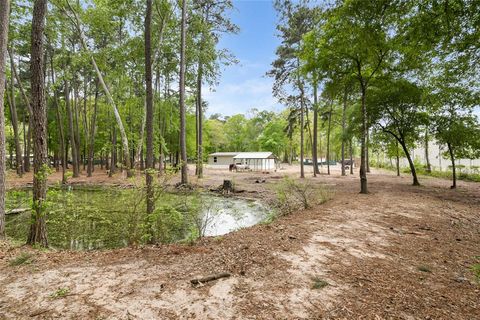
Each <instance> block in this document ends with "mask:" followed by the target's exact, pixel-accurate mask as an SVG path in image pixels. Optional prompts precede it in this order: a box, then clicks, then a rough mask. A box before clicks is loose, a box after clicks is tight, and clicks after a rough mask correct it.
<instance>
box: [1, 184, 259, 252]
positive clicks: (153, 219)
mask: <svg viewBox="0 0 480 320" xmlns="http://www.w3.org/2000/svg"><path fill="white" fill-rule="evenodd" d="M143 199H144V194H143V193H142V191H141V190H140V191H139V190H136V189H119V188H108V189H107V188H101V189H89V190H85V189H77V190H74V189H68V190H63V189H50V190H49V193H48V195H47V200H48V202H47V210H46V211H47V230H48V239H49V244H50V246H51V247H54V248H59V249H72V250H93V249H104V248H118V247H124V246H128V245H132V244H141V243H147V242H157V243H159V242H160V243H169V242H178V241H186V240H189V239H194V238H195V237H197V236H199V235H203V236H219V235H223V234H226V233H229V232H232V231H235V230H238V229H240V228H244V227H249V226H252V225H255V224H257V223H259V222H261V221H263V220H264V219H265V218H266V217H267V215H268V208H266V207H265V206H264V205H262V204H261V203H259V202H258V201H253V200H245V199H235V198H225V197H219V196H215V195H211V194H201V193H200V194H199V193H195V194H190V193H189V194H172V193H163V194H161V195H159V196H158V199H156V202H155V207H156V210H155V213H154V214H153V215H151V216H147V215H146V214H145V203H144V201H143ZM6 204H7V213H8V212H11V211H12V210H13V209H18V208H30V207H31V191H29V190H11V191H9V192H8V194H7V203H6ZM29 222H30V211H25V212H22V213H15V214H7V218H6V232H7V235H8V236H9V237H11V238H13V239H15V240H18V241H25V239H26V237H27V232H28V226H29Z"/></svg>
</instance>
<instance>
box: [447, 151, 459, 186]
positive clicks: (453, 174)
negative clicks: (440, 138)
mask: <svg viewBox="0 0 480 320" xmlns="http://www.w3.org/2000/svg"><path fill="white" fill-rule="evenodd" d="M447 147H448V153H449V154H450V161H452V186H451V187H450V189H456V188H457V172H456V167H455V153H454V152H453V147H452V145H451V144H450V143H447Z"/></svg>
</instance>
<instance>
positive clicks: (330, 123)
mask: <svg viewBox="0 0 480 320" xmlns="http://www.w3.org/2000/svg"><path fill="white" fill-rule="evenodd" d="M332 112H333V100H332V101H331V102H330V110H329V111H328V127H327V174H328V175H330V133H331V131H332Z"/></svg>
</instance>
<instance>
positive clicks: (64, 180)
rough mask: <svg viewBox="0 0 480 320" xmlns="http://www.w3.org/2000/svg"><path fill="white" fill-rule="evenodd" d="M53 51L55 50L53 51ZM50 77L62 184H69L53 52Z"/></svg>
mask: <svg viewBox="0 0 480 320" xmlns="http://www.w3.org/2000/svg"><path fill="white" fill-rule="evenodd" d="M52 51H53V50H52ZM50 75H51V77H52V85H53V97H54V102H55V118H56V120H57V126H58V132H59V133H60V156H61V157H62V184H65V183H67V177H66V175H65V173H66V170H67V156H66V152H65V149H66V148H65V135H64V133H63V120H62V116H61V114H60V104H59V103H58V94H57V89H56V87H55V69H54V68H53V52H52V54H51V55H50Z"/></svg>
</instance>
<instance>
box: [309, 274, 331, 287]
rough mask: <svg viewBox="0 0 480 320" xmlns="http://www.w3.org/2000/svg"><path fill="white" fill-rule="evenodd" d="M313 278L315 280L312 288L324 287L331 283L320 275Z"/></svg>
mask: <svg viewBox="0 0 480 320" xmlns="http://www.w3.org/2000/svg"><path fill="white" fill-rule="evenodd" d="M312 280H313V284H312V289H323V288H325V287H326V286H328V285H329V283H328V282H327V281H325V280H323V279H322V278H320V277H314V278H313V279H312Z"/></svg>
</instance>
